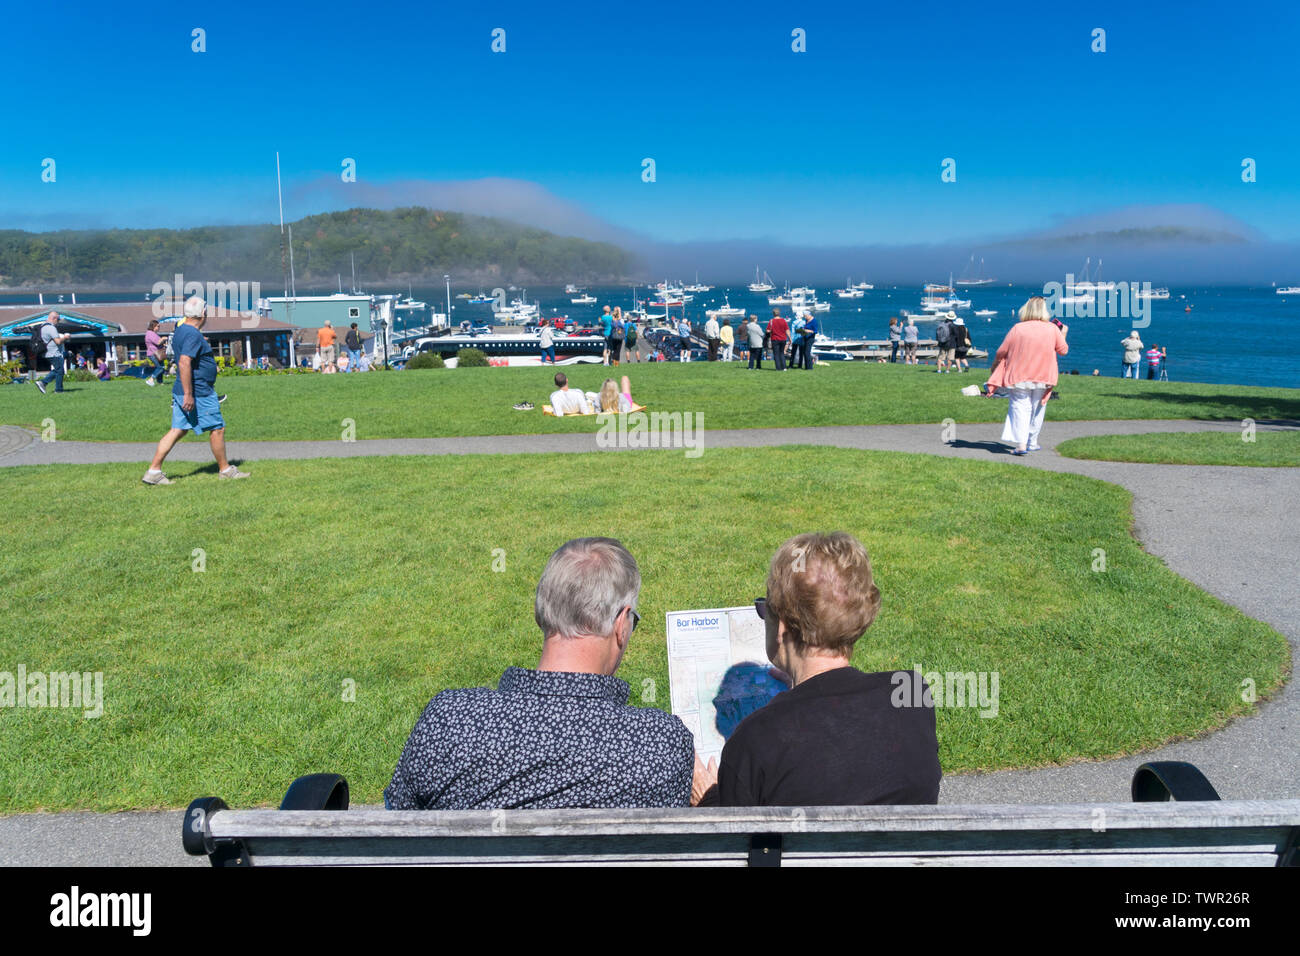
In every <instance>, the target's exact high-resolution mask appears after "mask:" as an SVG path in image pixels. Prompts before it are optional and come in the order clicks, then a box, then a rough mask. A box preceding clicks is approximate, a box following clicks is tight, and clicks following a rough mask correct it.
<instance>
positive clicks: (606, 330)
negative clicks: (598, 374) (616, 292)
mask: <svg viewBox="0 0 1300 956" xmlns="http://www.w3.org/2000/svg"><path fill="white" fill-rule="evenodd" d="M613 334H614V316H613V314H612V313H611V312H610V309H609V306H605V311H604V312H602V313H601V314H600V336H601V338H603V339H604V340H605V353H604V354H603V355H602V356H601V357H600V364H601V365H608V364H609V360H610V353H611V352H612V351H613V350H612V349H611V348H610V346H609V337H610V336H611V335H613Z"/></svg>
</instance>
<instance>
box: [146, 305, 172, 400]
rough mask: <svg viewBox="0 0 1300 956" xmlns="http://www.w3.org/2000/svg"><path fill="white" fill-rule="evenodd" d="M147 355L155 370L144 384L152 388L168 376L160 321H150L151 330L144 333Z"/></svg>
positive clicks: (151, 370)
mask: <svg viewBox="0 0 1300 956" xmlns="http://www.w3.org/2000/svg"><path fill="white" fill-rule="evenodd" d="M144 348H145V354H146V355H148V356H149V361H150V362H153V368H152V369H150V371H149V374H148V375H146V376H145V377H144V383H145V384H146V385H148V386H149V387H150V388H152V387H153V386H155V385H157V384H158V383H159V382H161V381H162V380H163V376H164V375H166V374H167V360H166V357H165V354H166V353H164V352H163V337H162V336H161V335H159V334H158V320H157V319H150V320H149V329H148V330H147V331H146V332H145V333H144Z"/></svg>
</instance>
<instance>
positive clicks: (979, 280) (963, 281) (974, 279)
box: [957, 255, 997, 285]
mask: <svg viewBox="0 0 1300 956" xmlns="http://www.w3.org/2000/svg"><path fill="white" fill-rule="evenodd" d="M974 265H975V257H974V256H973V255H972V256H971V257H970V262H969V263H967V265H966V268H967V269H970V268H972V267H973V266H974ZM977 271H978V273H979V275H977V276H969V277H968V276H967V275H966V273H965V272H963V273H962V277H961V278H960V279H958V280H957V285H992V284H993V283H994V282H996V281H997V280H996V279H990V278H988V277H986V276H985V275H984V260H983V259H980V267H979V269H978V270H977Z"/></svg>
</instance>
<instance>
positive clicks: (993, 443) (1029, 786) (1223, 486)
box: [0, 421, 1300, 865]
mask: <svg viewBox="0 0 1300 956" xmlns="http://www.w3.org/2000/svg"><path fill="white" fill-rule="evenodd" d="M1000 427H1001V426H1000V425H997V424H979V425H957V426H956V433H955V435H947V436H945V435H944V434H943V433H942V431H941V426H939V425H937V424H936V425H879V426H860V427H858V426H846V427H828V428H797V429H753V430H736V431H709V432H706V433H705V435H704V447H705V448H706V449H707V448H721V447H754V446H765V445H781V444H793V443H798V444H808V445H830V446H836V447H842V448H871V449H881V450H886V451H902V452H918V453H924V454H934V455H942V456H947V457H960V458H966V459H974V460H979V461H995V462H1002V463H1005V464H1007V465H1008V466H1010V467H1035V468H1043V469H1046V470H1050V471H1068V472H1074V473H1076V474H1082V475H1088V476H1090V477H1093V478H1099V479H1101V480H1103V481H1109V482H1113V483H1115V484H1118V485H1121V486H1123V487H1125V488H1127V489H1128V490H1129V491H1130V492H1132V494H1133V513H1134V532H1135V534H1136V536H1137V538H1138V540H1139V541H1140V542H1141V543H1142V545H1143V546H1144V547H1145V548H1146V550H1147V551H1149V552H1151V553H1152V554H1154V555H1157V556H1159V557H1160V558H1162V559H1163V560H1164V561H1165V563H1166V564H1168V566H1169V567H1170V568H1171V569H1172V570H1173V571H1175V572H1176V573H1177V574H1180V575H1182V576H1183V577H1184V578H1187V579H1188V580H1189V581H1191V582H1193V583H1194V584H1196V585H1197V586H1199V587H1201V588H1203V589H1204V590H1206V591H1208V592H1209V593H1211V594H1213V595H1215V596H1217V597H1219V598H1221V599H1222V600H1224V601H1226V602H1227V603H1229V604H1232V605H1234V606H1236V607H1238V608H1240V609H1241V610H1242V611H1244V612H1245V613H1246V614H1248V615H1250V616H1251V617H1253V618H1256V619H1258V620H1261V621H1264V622H1266V623H1268V624H1270V625H1271V626H1273V627H1274V628H1276V629H1277V630H1278V631H1280V632H1281V633H1282V634H1284V635H1285V636H1286V638H1287V639H1288V640H1289V641H1290V643H1291V646H1292V653H1293V655H1295V656H1300V655H1296V649H1297V647H1300V587H1297V569H1298V568H1300V522H1298V521H1297V520H1296V509H1297V508H1300V468H1231V467H1205V466H1192V465H1139V464H1126V463H1120V462H1099V461H1078V460H1074V459H1068V458H1062V457H1061V456H1060V455H1058V454H1057V453H1056V452H1055V451H1054V448H1055V445H1056V444H1057V443H1058V442H1061V441H1064V440H1066V439H1067V438H1075V437H1078V436H1082V435H1108V434H1140V433H1147V432H1162V431H1225V432H1232V433H1239V431H1240V428H1239V426H1238V425H1236V424H1235V423H1215V422H1195V421H1127V422H1109V421H1108V422H1052V421H1049V422H1048V423H1047V427H1046V428H1045V429H1044V436H1043V442H1044V450H1043V451H1041V452H1036V453H1034V454H1031V455H1029V456H1027V457H1024V458H1016V457H1012V456H1011V455H1009V454H1007V451H1006V449H1005V448H1004V447H1003V446H1001V445H1000V443H999V442H998V440H997V439H998V436H999V434H1000ZM1257 427H1258V428H1259V430H1261V431H1267V430H1273V429H1288V430H1291V429H1295V428H1296V427H1300V423H1295V422H1290V423H1278V424H1260V425H1259V426H1257ZM21 431H22V430H21V429H13V428H9V427H0V467H2V466H8V465H31V464H54V463H73V464H84V463H94V462H136V463H138V464H140V466H141V471H142V472H143V468H144V465H145V463H147V461H148V460H149V458H150V457H151V456H152V453H153V445H152V444H97V443H90V442H63V441H59V442H51V443H42V442H39V441H31V436H30V435H28V434H27V433H26V432H23V433H22V434H23V435H25V436H26V438H25V439H24V438H23V437H22V436H18V435H14V434H13V433H14V432H21ZM945 437H949V438H952V439H953V440H952V441H950V442H945V441H944V438H945ZM599 450H601V449H600V448H599V447H598V446H597V444H596V438H595V435H594V433H592V434H569V435H532V436H496V437H486V438H442V439H435V438H429V439H384V440H376V441H358V442H348V443H344V442H339V441H327V442H242V443H239V442H232V443H231V444H230V446H229V453H230V457H231V459H232V460H235V461H239V462H241V463H243V464H245V465H246V467H247V470H249V471H250V472H252V473H253V477H252V478H251V479H250V480H252V481H256V480H257V474H256V462H257V461H258V460H259V459H270V458H321V457H360V456H369V455H439V454H501V453H505V454H528V453H537V452H587V451H599ZM661 453H662V454H677V453H680V452H674V451H671V450H669V451H664V452H661ZM169 460H178V461H208V460H210V455H209V452H208V449H207V445H206V444H189V443H186V444H182V445H178V446H177V448H176V450H175V451H174V452H173V453H172V455H171V456H170V458H169ZM209 477H210V476H206V475H205V476H204V477H203V479H202V480H207V478H209ZM180 487H183V484H182V483H178V485H177V486H173V487H172V488H170V489H164V488H160V489H158V492H159V493H160V494H168V493H171V492H174V491H177V490H179V489H180ZM1103 640H1104V635H1098V641H1099V644H1100V642H1102V641H1103ZM1243 676H1244V675H1243ZM1153 759H1161V760H1189V761H1191V762H1193V763H1195V764H1196V765H1197V766H1198V767H1200V768H1201V769H1202V770H1203V771H1204V772H1205V773H1206V775H1207V776H1208V777H1209V778H1210V780H1211V782H1212V783H1213V784H1214V785H1215V787H1216V788H1217V789H1218V791H1219V793H1220V794H1221V795H1222V796H1223V797H1224V799H1264V798H1287V799H1300V689H1297V682H1295V681H1291V682H1289V683H1288V684H1287V685H1286V687H1285V688H1284V689H1283V690H1282V691H1281V692H1280V693H1279V694H1278V695H1277V696H1276V698H1275V699H1273V700H1271V701H1269V702H1267V703H1265V704H1263V705H1262V706H1261V707H1260V708H1259V709H1258V711H1257V712H1256V713H1255V714H1253V715H1252V716H1249V717H1243V718H1239V719H1237V720H1235V721H1233V722H1232V723H1231V724H1230V725H1229V726H1227V727H1226V728H1224V729H1222V730H1219V731H1217V732H1214V733H1211V734H1208V735H1206V736H1205V737H1202V738H1199V739H1195V740H1188V741H1182V742H1180V743H1175V744H1171V745H1169V746H1166V747H1162V748H1160V749H1158V750H1155V751H1151V752H1147V753H1145V754H1141V755H1137V756H1132V757H1121V758H1117V759H1113V760H1105V761H1098V762H1092V763H1079V764H1073V765H1070V766H1067V767H1052V768H1047V769H1042V770H1023V771H1015V770H1013V771H998V772H994V773H987V774H965V775H960V776H953V777H947V778H945V779H944V782H943V787H942V790H941V792H940V801H941V802H942V803H1087V802H1101V801H1107V802H1114V801H1121V802H1122V801H1126V800H1127V799H1128V798H1129V791H1128V787H1129V780H1130V778H1131V777H1132V774H1133V771H1134V770H1135V769H1136V768H1137V767H1138V766H1139V765H1140V764H1142V763H1143V762H1145V761H1148V760H1153ZM321 769H327V768H321ZM332 769H337V768H332ZM344 769H346V768H344ZM288 783H289V781H287V780H286V781H285V785H286V786H287V785H288ZM196 796H197V794H196ZM180 825H181V813H180V812H179V811H170V812H162V813H157V812H132V813H119V814H96V813H59V814H21V815H18V816H13V817H8V818H2V819H0V862H8V863H25V864H41V863H68V864H88V863H94V864H103V865H114V864H140V863H186V862H192V861H190V860H189V859H188V858H186V857H184V856H183V855H182V854H181V851H180V841H179V839H177V836H178V834H179V828H180Z"/></svg>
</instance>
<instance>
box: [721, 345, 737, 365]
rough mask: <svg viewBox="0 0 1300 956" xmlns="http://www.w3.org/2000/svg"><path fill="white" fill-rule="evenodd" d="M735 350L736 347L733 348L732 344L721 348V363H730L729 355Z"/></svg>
mask: <svg viewBox="0 0 1300 956" xmlns="http://www.w3.org/2000/svg"><path fill="white" fill-rule="evenodd" d="M735 349H736V346H735V344H734V343H733V344H731V345H724V346H723V347H722V361H724V362H730V361H731V353H732V352H734V351H735Z"/></svg>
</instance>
